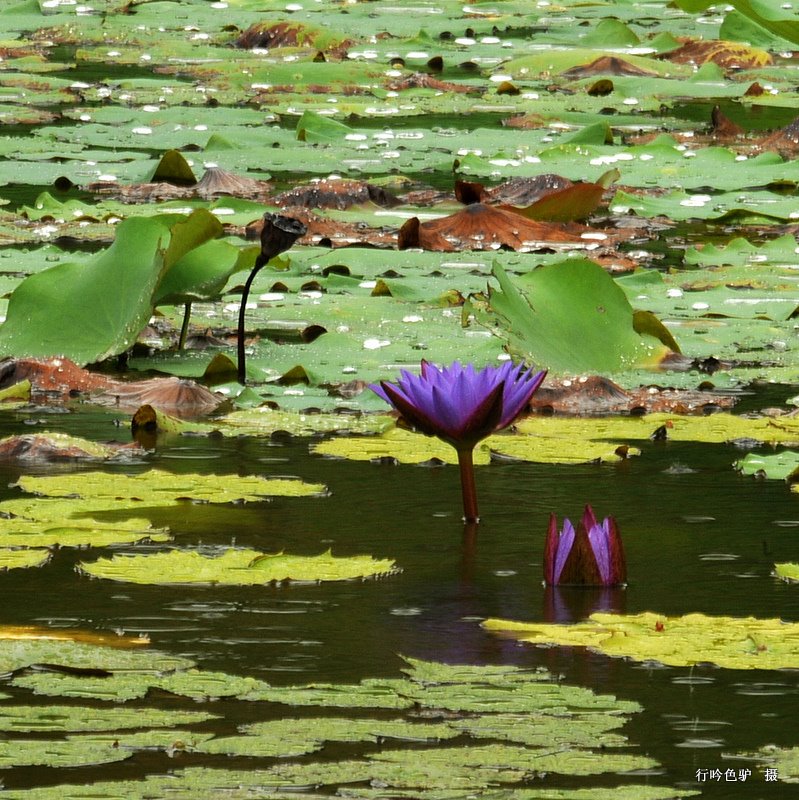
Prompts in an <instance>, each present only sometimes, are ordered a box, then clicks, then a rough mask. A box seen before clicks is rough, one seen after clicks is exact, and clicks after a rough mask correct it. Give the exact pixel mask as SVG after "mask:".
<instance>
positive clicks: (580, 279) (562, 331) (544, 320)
mask: <svg viewBox="0 0 799 800" xmlns="http://www.w3.org/2000/svg"><path fill="white" fill-rule="evenodd" d="M493 274H494V277H495V278H496V279H497V282H498V283H499V289H491V290H489V295H488V300H487V303H486V305H485V306H484V307H482V308H481V307H479V306H476V307H475V310H476V312H477V319H478V321H480V322H481V323H482V324H484V325H486V326H488V327H490V328H491V329H492V330H493V331H494V333H496V334H497V335H498V336H500V337H502V338H503V339H505V340H506V341H507V342H508V346H509V348H510V350H511V351H512V352H513V353H514V354H516V355H517V356H519V357H520V358H523V359H525V360H529V361H531V362H533V363H535V364H536V365H537V366H539V367H546V368H548V369H550V370H553V371H554V372H559V373H579V372H584V371H592V372H606V373H607V372H623V371H624V370H626V369H633V368H637V367H655V366H657V365H658V364H659V363H660V362H661V361H662V360H663V358H665V356H666V355H668V353H669V352H670V348H668V347H667V346H666V345H664V344H663V341H661V340H660V339H656V338H655V337H654V336H650V335H647V334H640V333H638V331H637V330H636V323H635V314H634V312H633V309H632V307H631V306H630V303H629V301H628V300H627V298H626V296H625V295H624V292H623V291H622V290H621V289H620V288H619V287H618V286H617V285H616V283H614V281H613V279H612V278H611V277H610V276H609V275H608V274H607V273H606V272H605V270H603V269H602V268H601V267H600V266H599V265H598V264H596V263H594V262H593V261H589V260H587V259H570V260H567V261H562V262H560V263H558V264H550V265H546V266H542V267H538V268H537V269H535V270H532V271H531V272H528V273H526V274H525V275H523V276H521V277H520V278H518V279H517V280H515V281H514V280H512V279H511V278H510V277H509V275H508V273H507V272H506V271H505V270H504V269H503V268H502V267H501V266H500V265H499V264H497V263H495V264H494V268H493ZM660 328H662V326H660ZM662 335H663V337H664V338H665V337H666V336H667V334H666V333H665V330H663V332H662Z"/></svg>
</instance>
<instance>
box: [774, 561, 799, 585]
mask: <svg viewBox="0 0 799 800" xmlns="http://www.w3.org/2000/svg"><path fill="white" fill-rule="evenodd" d="M774 574H775V575H776V576H777V577H778V578H782V579H783V580H786V581H799V564H790V563H784V564H775V565H774Z"/></svg>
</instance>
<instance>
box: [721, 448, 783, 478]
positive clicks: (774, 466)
mask: <svg viewBox="0 0 799 800" xmlns="http://www.w3.org/2000/svg"><path fill="white" fill-rule="evenodd" d="M735 469H737V470H738V471H739V472H741V474H743V475H756V476H757V477H758V478H769V479H772V480H778V481H784V480H788V479H789V478H792V477H793V476H794V473H795V472H796V470H797V469H799V453H796V452H793V451H791V450H783V451H782V452H781V453H776V454H775V455H766V456H764V455H761V454H760V453H747V454H746V455H745V456H744V458H742V459H740V460H738V461H736V462H735Z"/></svg>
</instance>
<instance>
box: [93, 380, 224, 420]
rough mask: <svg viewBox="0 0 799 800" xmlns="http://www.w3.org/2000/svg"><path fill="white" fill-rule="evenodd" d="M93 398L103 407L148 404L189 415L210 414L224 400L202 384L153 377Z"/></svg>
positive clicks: (121, 384) (118, 383) (118, 384)
mask: <svg viewBox="0 0 799 800" xmlns="http://www.w3.org/2000/svg"><path fill="white" fill-rule="evenodd" d="M92 399H93V400H94V402H96V403H100V404H101V405H109V404H113V405H115V406H119V407H120V408H128V409H131V408H139V406H142V405H145V404H149V405H151V406H154V407H155V408H159V409H165V410H169V412H170V413H172V414H181V415H186V416H193V415H200V414H208V413H209V412H211V411H213V410H214V409H215V408H216V407H217V406H218V405H219V404H220V403H221V402H222V401H223V398H222V397H220V396H219V395H215V394H214V393H213V392H212V391H210V390H209V389H206V388H205V386H201V385H200V384H199V383H195V382H194V381H189V380H185V379H184V378H174V377H172V378H151V379H149V380H146V381H134V382H131V383H125V382H123V381H115V382H114V383H113V385H111V386H109V387H108V388H107V389H106V390H105V391H104V392H103V393H102V394H99V395H97V396H95V397H93V398H92Z"/></svg>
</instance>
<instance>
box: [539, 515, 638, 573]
mask: <svg viewBox="0 0 799 800" xmlns="http://www.w3.org/2000/svg"><path fill="white" fill-rule="evenodd" d="M544 580H545V581H546V583H547V584H548V585H550V586H555V585H558V584H560V585H563V584H572V585H574V584H577V585H584V586H617V585H619V584H622V583H625V582H626V580H627V565H626V562H625V559H624V547H623V545H622V541H621V535H620V534H619V529H618V527H617V525H616V520H615V519H613V517H605V519H604V520H603V521H602V522H601V523H599V522H597V520H596V517H595V516H594V511H593V509H592V508H591V506H586V507H585V511H584V512H583V517H582V519H581V520H580V522H579V524H578V525H577V527H576V528H575V527H574V525H572V523H571V522H570V521H569V520H568V519H564V520H563V529H562V530H561V531H558V521H557V518H556V517H555V515H554V514H552V515H550V518H549V532H548V534H547V542H546V547H545V549H544Z"/></svg>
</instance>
